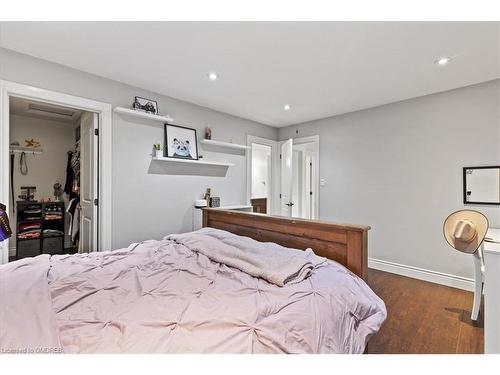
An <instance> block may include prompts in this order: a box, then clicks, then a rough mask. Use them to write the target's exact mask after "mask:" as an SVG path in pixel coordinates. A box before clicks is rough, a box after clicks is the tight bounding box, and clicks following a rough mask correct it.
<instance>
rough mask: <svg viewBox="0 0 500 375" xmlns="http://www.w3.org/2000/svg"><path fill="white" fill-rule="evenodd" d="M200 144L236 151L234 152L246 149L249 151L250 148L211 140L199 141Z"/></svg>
mask: <svg viewBox="0 0 500 375" xmlns="http://www.w3.org/2000/svg"><path fill="white" fill-rule="evenodd" d="M200 142H201V143H203V144H205V145H211V146H217V147H225V148H232V149H236V150H248V149H250V146H245V145H240V144H237V143H230V142H222V141H214V140H213V139H201V140H200Z"/></svg>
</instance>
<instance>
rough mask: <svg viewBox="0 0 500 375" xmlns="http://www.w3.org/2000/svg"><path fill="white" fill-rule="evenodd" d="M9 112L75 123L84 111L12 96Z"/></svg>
mask: <svg viewBox="0 0 500 375" xmlns="http://www.w3.org/2000/svg"><path fill="white" fill-rule="evenodd" d="M9 112H10V113H11V114H13V115H20V116H28V117H34V118H39V119H43V120H52V121H55V122H64V123H68V124H74V123H75V122H76V121H77V120H78V119H79V118H80V116H81V114H82V111H79V110H77V109H72V108H66V107H61V106H57V105H53V104H47V103H42V102H37V101H34V100H28V99H23V98H17V97H12V98H11V99H10V100H9Z"/></svg>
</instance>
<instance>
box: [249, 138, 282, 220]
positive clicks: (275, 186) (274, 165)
mask: <svg viewBox="0 0 500 375" xmlns="http://www.w3.org/2000/svg"><path fill="white" fill-rule="evenodd" d="M252 143H257V144H260V145H265V146H269V147H271V160H272V162H271V202H270V203H271V205H270V206H269V208H270V212H268V214H271V215H272V214H278V213H279V207H280V199H279V196H280V181H279V179H278V178H275V176H276V174H277V172H278V171H279V170H280V167H279V161H280V159H279V155H280V152H279V142H278V141H274V140H272V139H267V138H262V137H257V136H254V135H247V146H249V148H248V151H247V153H246V154H247V204H251V201H250V199H251V197H252Z"/></svg>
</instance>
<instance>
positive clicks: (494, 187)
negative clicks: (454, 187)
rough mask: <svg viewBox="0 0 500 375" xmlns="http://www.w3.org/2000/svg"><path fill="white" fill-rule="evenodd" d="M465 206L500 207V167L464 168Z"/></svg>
mask: <svg viewBox="0 0 500 375" xmlns="http://www.w3.org/2000/svg"><path fill="white" fill-rule="evenodd" d="M463 191H464V203H465V204H489V205H500V166H488V167H464V168H463Z"/></svg>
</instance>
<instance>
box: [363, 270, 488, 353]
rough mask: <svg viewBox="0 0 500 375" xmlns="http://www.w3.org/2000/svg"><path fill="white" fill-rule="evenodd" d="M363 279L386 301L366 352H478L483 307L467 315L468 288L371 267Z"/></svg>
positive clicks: (469, 306)
mask: <svg viewBox="0 0 500 375" xmlns="http://www.w3.org/2000/svg"><path fill="white" fill-rule="evenodd" d="M368 284H369V285H370V287H371V288H372V289H373V290H374V291H375V293H377V295H378V296H379V297H380V298H382V299H383V300H384V302H385V304H386V307H387V320H386V322H385V323H384V325H383V326H382V328H381V330H380V332H379V333H378V334H377V335H376V336H375V337H373V338H372V339H371V340H370V343H369V352H370V353H373V354H376V353H386V354H419V353H422V354H424V353H425V354H454V353H459V354H467V353H483V350H484V349H483V347H484V332H483V316H482V311H483V308H481V314H480V316H479V321H478V322H477V323H476V322H473V321H471V319H470V313H471V309H472V299H473V293H471V292H467V291H464V290H461V289H455V288H450V287H446V286H443V285H438V284H433V283H429V282H425V281H421V280H416V279H412V278H409V277H404V276H399V275H395V274H391V273H387V272H382V271H377V270H373V269H370V270H369V271H368Z"/></svg>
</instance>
